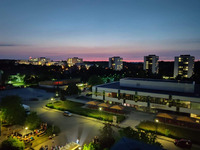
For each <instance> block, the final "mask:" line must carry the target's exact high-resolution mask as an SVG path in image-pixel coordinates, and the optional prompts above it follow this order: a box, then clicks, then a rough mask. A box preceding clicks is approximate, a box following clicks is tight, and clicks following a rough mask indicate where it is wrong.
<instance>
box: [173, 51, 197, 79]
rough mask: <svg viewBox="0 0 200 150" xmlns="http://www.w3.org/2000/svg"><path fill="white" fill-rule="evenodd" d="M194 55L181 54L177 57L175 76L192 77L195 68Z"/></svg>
mask: <svg viewBox="0 0 200 150" xmlns="http://www.w3.org/2000/svg"><path fill="white" fill-rule="evenodd" d="M194 59H195V58H194V56H190V55H180V56H179V57H175V61H174V78H175V77H177V76H180V77H184V78H190V77H191V76H192V75H193V73H194V72H193V70H194Z"/></svg>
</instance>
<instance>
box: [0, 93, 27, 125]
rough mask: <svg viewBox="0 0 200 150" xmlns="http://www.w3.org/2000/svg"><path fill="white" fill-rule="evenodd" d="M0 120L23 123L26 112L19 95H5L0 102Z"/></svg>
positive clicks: (8, 122)
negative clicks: (0, 113)
mask: <svg viewBox="0 0 200 150" xmlns="http://www.w3.org/2000/svg"><path fill="white" fill-rule="evenodd" d="M0 107H1V111H2V120H3V121H5V122H6V123H7V124H23V123H24V121H25V117H26V113H25V110H24V108H23V106H22V104H21V98H20V97H19V96H6V97H3V98H2V101H1V103H0Z"/></svg>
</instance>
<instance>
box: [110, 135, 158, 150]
mask: <svg viewBox="0 0 200 150" xmlns="http://www.w3.org/2000/svg"><path fill="white" fill-rule="evenodd" d="M122 149H124V150H162V148H160V147H157V146H154V145H150V144H146V143H143V142H140V141H137V140H134V139H130V138H126V137H123V138H121V140H120V141H119V142H117V143H116V144H115V145H113V147H111V150H122Z"/></svg>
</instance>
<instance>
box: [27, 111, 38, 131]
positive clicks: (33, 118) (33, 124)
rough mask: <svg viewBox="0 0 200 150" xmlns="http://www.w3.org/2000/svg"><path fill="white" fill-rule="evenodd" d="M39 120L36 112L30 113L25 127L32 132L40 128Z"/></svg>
mask: <svg viewBox="0 0 200 150" xmlns="http://www.w3.org/2000/svg"><path fill="white" fill-rule="evenodd" d="M40 123H41V120H40V118H39V117H38V115H37V113H36V112H31V113H30V114H29V115H28V116H27V118H26V121H25V126H27V127H28V128H29V129H31V130H34V129H36V128H37V127H39V126H40Z"/></svg>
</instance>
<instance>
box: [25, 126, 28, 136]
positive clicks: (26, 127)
mask: <svg viewBox="0 0 200 150" xmlns="http://www.w3.org/2000/svg"><path fill="white" fill-rule="evenodd" d="M25 130H26V132H25V133H26V134H27V130H28V127H26V128H25ZM26 134H25V135H26Z"/></svg>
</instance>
